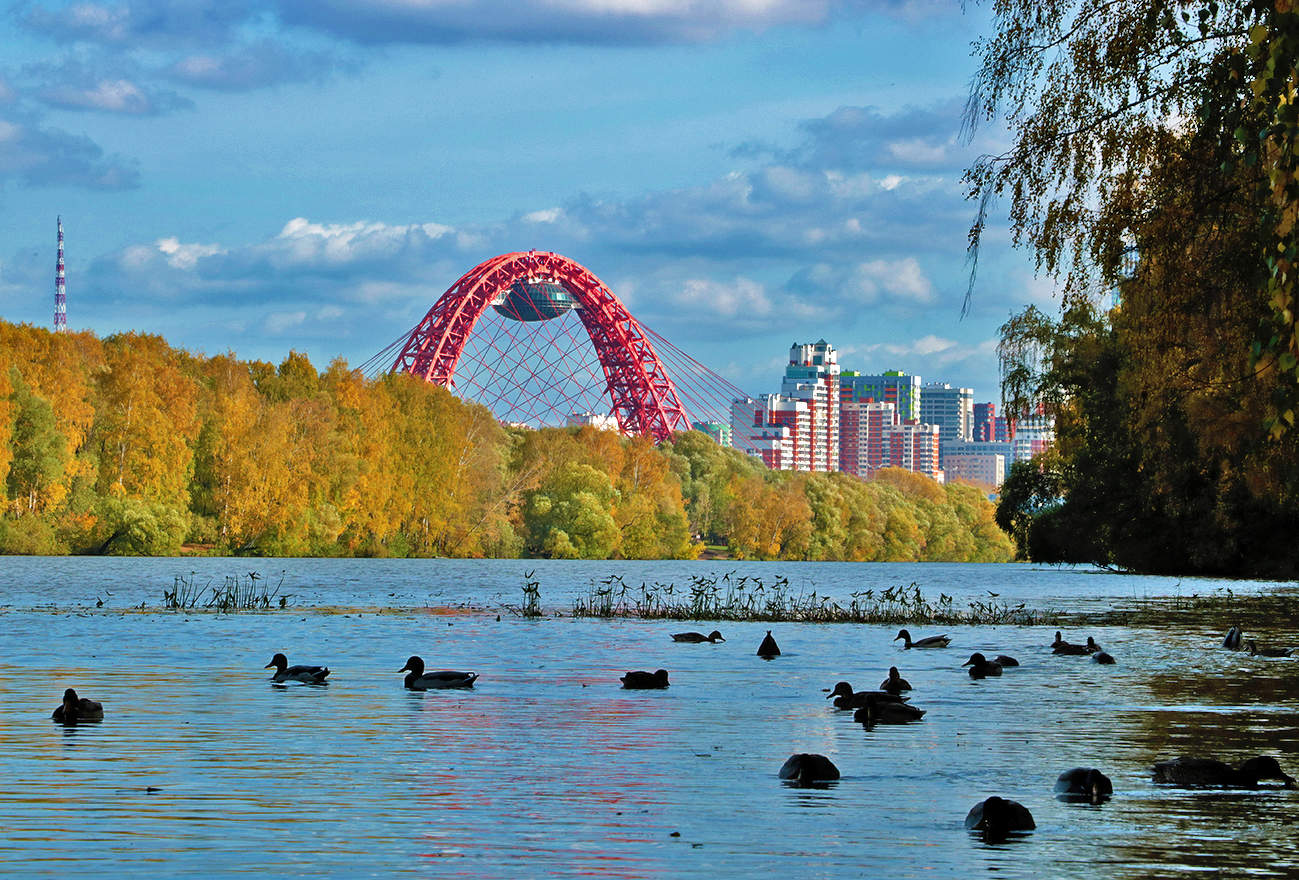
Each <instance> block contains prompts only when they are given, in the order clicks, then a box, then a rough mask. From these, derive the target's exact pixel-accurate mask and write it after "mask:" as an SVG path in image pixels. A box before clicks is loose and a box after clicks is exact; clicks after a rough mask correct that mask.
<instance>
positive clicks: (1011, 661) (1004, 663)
mask: <svg viewBox="0 0 1299 880" xmlns="http://www.w3.org/2000/svg"><path fill="white" fill-rule="evenodd" d="M992 661H993V662H994V663H999V664H1001V667H1002V668H1003V669H1009V668H1010V667H1012V666H1018V665H1019V661H1018V660H1016V659H1015V658H1014V657H1008V656H1006V655H1005V654H998V655H997V656H996V657H993V658H992Z"/></svg>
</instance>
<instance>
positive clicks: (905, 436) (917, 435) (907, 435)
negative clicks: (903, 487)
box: [883, 422, 942, 480]
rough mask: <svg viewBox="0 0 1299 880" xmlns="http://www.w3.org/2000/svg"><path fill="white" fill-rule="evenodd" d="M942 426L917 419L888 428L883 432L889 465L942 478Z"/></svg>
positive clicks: (938, 478)
mask: <svg viewBox="0 0 1299 880" xmlns="http://www.w3.org/2000/svg"><path fill="white" fill-rule="evenodd" d="M940 430H941V429H940V428H939V427H938V426H937V425H922V424H918V423H916V422H904V423H903V424H900V425H890V426H889V427H887V428H885V429H884V431H883V434H884V450H885V455H886V457H887V466H888V467H896V468H902V469H904V470H908V471H912V472H913V473H917V474H924V475H926V476H928V477H932V478H933V479H935V480H941V479H942V470H941V469H940V468H939V466H938V443H939V440H940V436H941V435H940Z"/></svg>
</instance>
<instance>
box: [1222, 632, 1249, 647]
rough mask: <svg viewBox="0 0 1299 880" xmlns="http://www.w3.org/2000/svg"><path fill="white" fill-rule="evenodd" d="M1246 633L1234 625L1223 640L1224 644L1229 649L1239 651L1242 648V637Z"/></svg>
mask: <svg viewBox="0 0 1299 880" xmlns="http://www.w3.org/2000/svg"><path fill="white" fill-rule="evenodd" d="M1244 636H1245V634H1244V633H1243V632H1241V631H1240V627H1238V626H1233V627H1232V628H1231V629H1229V630H1227V635H1226V636H1225V637H1224V638H1223V640H1222V646H1223V647H1224V648H1226V649H1227V650H1228V651H1239V650H1240V648H1241V639H1243V638H1244Z"/></svg>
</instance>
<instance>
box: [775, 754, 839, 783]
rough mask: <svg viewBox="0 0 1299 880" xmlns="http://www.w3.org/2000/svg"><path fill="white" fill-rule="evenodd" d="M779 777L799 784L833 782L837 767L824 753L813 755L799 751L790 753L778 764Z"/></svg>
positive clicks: (835, 777) (837, 770)
mask: <svg viewBox="0 0 1299 880" xmlns="http://www.w3.org/2000/svg"><path fill="white" fill-rule="evenodd" d="M778 775H779V776H780V778H781V779H784V780H787V781H789V782H792V783H794V784H795V785H799V786H811V785H815V784H816V783H818V782H833V781H834V780H836V779H838V778H839V768H838V767H836V766H834V762H833V761H831V760H830V759H829V758H827V757H826V756H825V755H814V754H810V753H807V752H801V753H799V754H796V755H790V756H789V757H788V758H786V759H785V763H784V764H781V765H780V771H779V774H778Z"/></svg>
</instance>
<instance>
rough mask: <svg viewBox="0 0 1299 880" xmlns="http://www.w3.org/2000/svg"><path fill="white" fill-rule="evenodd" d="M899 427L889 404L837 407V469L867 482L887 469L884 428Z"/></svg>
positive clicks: (865, 402) (854, 403)
mask: <svg viewBox="0 0 1299 880" xmlns="http://www.w3.org/2000/svg"><path fill="white" fill-rule="evenodd" d="M896 424H898V412H897V409H896V408H895V407H894V406H893V404H891V403H875V402H873V401H849V402H847V403H842V404H840V407H839V470H841V471H844V472H845V473H849V474H852V475H853V476H855V477H861V478H862V479H866V478H867V477H869V476H870V475H871V474H872V473H874V472H875V471H877V470H879V469H880V468H882V467H887V466H888V457H887V455H886V454H885V450H884V429H885V428H891V427H893V426H894V425H896Z"/></svg>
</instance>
